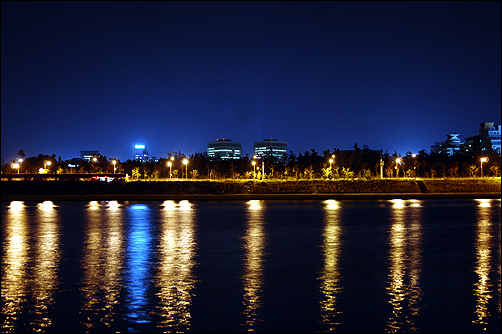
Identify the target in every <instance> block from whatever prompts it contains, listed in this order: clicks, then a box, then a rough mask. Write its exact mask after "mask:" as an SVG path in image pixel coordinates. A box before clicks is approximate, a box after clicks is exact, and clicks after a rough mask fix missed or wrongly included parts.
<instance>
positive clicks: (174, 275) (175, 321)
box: [155, 201, 197, 332]
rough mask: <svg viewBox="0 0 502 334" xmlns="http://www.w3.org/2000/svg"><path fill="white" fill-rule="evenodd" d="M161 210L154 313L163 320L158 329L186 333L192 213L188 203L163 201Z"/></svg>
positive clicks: (192, 257) (190, 287)
mask: <svg viewBox="0 0 502 334" xmlns="http://www.w3.org/2000/svg"><path fill="white" fill-rule="evenodd" d="M163 206H164V210H162V211H161V225H160V239H159V245H158V253H159V254H158V258H159V262H158V268H157V274H156V276H155V285H156V287H157V289H158V292H157V293H156V295H157V296H158V298H159V300H160V302H159V303H158V304H157V305H156V308H157V311H156V313H157V314H158V315H159V316H161V317H162V321H160V322H158V325H157V327H159V328H162V329H163V330H164V331H169V332H171V331H174V332H185V331H188V330H189V329H190V321H191V307H192V297H193V290H194V288H195V283H196V278H195V277H194V274H193V269H194V267H195V265H196V262H195V256H196V246H197V243H196V240H195V227H194V215H195V212H194V210H192V209H191V205H190V203H189V202H188V201H182V202H180V203H179V205H178V206H177V205H176V203H175V202H174V201H165V202H164V203H163Z"/></svg>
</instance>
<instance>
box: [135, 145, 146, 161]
mask: <svg viewBox="0 0 502 334" xmlns="http://www.w3.org/2000/svg"><path fill="white" fill-rule="evenodd" d="M132 154H133V160H137V161H141V162H146V161H148V150H147V149H146V145H143V144H136V145H134V149H133V153H132Z"/></svg>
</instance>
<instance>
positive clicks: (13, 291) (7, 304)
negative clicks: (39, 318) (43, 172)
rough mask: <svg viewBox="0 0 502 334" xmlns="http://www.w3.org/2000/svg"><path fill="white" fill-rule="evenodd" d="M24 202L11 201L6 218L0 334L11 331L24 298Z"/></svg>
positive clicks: (26, 281)
mask: <svg viewBox="0 0 502 334" xmlns="http://www.w3.org/2000/svg"><path fill="white" fill-rule="evenodd" d="M25 211H26V210H25V206H24V202H21V201H12V202H11V203H10V206H9V210H8V211H7V214H6V220H5V228H4V230H3V231H2V233H5V240H6V242H5V245H4V255H3V256H2V332H10V331H13V330H14V329H15V324H16V321H17V320H19V317H20V316H21V314H23V312H24V311H25V306H26V305H25V304H24V301H25V300H26V299H27V298H28V296H27V294H28V292H27V289H28V285H29V282H28V279H27V267H26V264H27V261H28V255H27V254H28V251H29V249H28V247H27V245H28V244H29V243H28V240H27V239H28V235H27V233H28V232H27V226H26V224H27V222H26V213H25Z"/></svg>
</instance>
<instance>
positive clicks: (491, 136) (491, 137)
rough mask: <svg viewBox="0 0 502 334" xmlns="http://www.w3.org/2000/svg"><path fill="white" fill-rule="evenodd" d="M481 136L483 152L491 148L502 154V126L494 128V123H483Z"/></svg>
mask: <svg viewBox="0 0 502 334" xmlns="http://www.w3.org/2000/svg"><path fill="white" fill-rule="evenodd" d="M479 135H480V136H481V146H482V147H483V151H484V150H487V149H490V148H491V149H492V150H493V151H496V152H499V153H500V124H499V125H495V126H494V125H493V122H484V123H481V127H480V129H479Z"/></svg>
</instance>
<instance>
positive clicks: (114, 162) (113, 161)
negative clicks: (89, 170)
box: [112, 160, 117, 174]
mask: <svg viewBox="0 0 502 334" xmlns="http://www.w3.org/2000/svg"><path fill="white" fill-rule="evenodd" d="M116 163H117V161H115V160H112V164H113V174H115V169H117V168H116V167H115V164H116Z"/></svg>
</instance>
